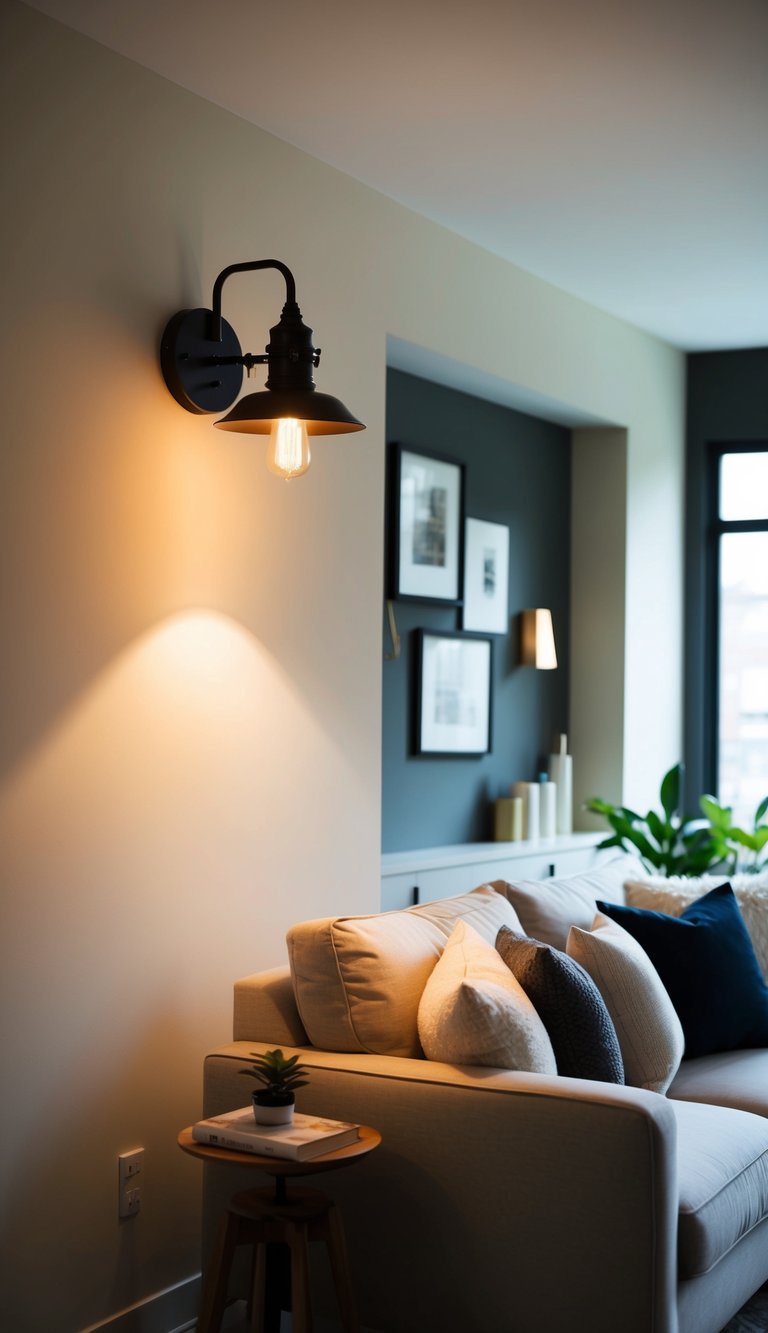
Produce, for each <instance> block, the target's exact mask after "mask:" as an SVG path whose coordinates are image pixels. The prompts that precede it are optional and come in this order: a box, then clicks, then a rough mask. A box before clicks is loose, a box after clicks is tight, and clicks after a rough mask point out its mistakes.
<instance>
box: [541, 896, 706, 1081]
mask: <svg viewBox="0 0 768 1333" xmlns="http://www.w3.org/2000/svg"><path fill="white" fill-rule="evenodd" d="M567 952H568V954H569V955H570V957H571V958H573V959H575V961H576V962H577V963H581V966H582V967H583V968H584V969H585V971H587V972H588V973H589V975H590V976H591V978H592V980H593V981H594V983H595V985H596V986H597V989H598V990H599V992H600V994H601V995H602V997H603V999H604V1001H605V1007H606V1009H607V1010H608V1013H609V1014H610V1015H611V1018H612V1019H613V1026H614V1027H615V1029H616V1035H617V1036H618V1038H619V1046H620V1047H621V1056H622V1059H623V1061H624V1078H625V1080H626V1082H627V1083H628V1084H630V1085H631V1086H632V1087H635V1088H648V1089H649V1090H650V1091H651V1092H666V1090H667V1088H668V1087H669V1085H670V1083H671V1082H672V1079H673V1078H674V1076H675V1074H676V1073H677V1070H678V1068H679V1066H680V1061H681V1060H682V1058H683V1048H684V1045H685V1038H684V1037H683V1029H682V1026H681V1023H680V1019H679V1018H678V1016H677V1013H676V1012H675V1008H674V1005H673V1004H672V1001H671V1000H670V998H669V995H668V994H667V991H666V989H665V987H664V984H663V982H662V980H661V977H660V976H659V974H658V972H657V971H656V968H655V967H654V966H653V963H652V962H651V960H650V958H649V957H648V955H647V953H646V952H645V949H643V948H642V946H641V945H639V944H638V943H637V940H634V939H633V938H632V936H631V935H630V934H629V931H626V930H624V928H623V926H619V925H617V923H616V922H615V921H611V920H610V918H609V917H607V916H604V915H603V913H602V912H598V913H597V916H596V917H595V920H594V922H593V925H592V930H591V931H587V930H581V929H579V927H578V926H572V927H571V930H570V933H569V935H568V948H567Z"/></svg>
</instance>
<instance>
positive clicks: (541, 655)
mask: <svg viewBox="0 0 768 1333" xmlns="http://www.w3.org/2000/svg"><path fill="white" fill-rule="evenodd" d="M520 662H521V664H522V665H523V666H532V667H537V668H538V670H539V671H554V669H555V667H556V666H557V653H556V652H555V635H554V631H553V629H552V612H551V611H548V610H547V609H546V608H545V607H533V608H530V609H529V610H527V611H522V612H521V613H520Z"/></svg>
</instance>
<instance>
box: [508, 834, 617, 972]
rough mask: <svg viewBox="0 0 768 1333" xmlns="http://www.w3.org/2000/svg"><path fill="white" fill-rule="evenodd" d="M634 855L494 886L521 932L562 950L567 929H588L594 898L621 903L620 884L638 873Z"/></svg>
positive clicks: (592, 916) (593, 908)
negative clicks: (577, 871) (511, 909)
mask: <svg viewBox="0 0 768 1333" xmlns="http://www.w3.org/2000/svg"><path fill="white" fill-rule="evenodd" d="M642 869H643V868H642V866H641V864H640V862H639V861H638V860H637V859H636V858H635V857H634V856H619V857H616V858H615V859H614V860H613V861H608V862H606V863H601V864H600V865H597V866H595V868H594V870H588V871H585V872H584V873H583V874H581V875H568V876H567V877H564V878H562V879H520V880H515V881H514V883H511V882H510V883H507V884H505V883H504V882H503V881H497V887H498V888H499V890H500V891H502V890H503V892H504V893H505V894H506V896H507V898H508V899H509V901H510V902H511V904H512V906H513V907H514V909H515V911H516V912H517V915H518V916H519V918H520V920H521V922H522V923H523V930H524V931H525V932H526V934H527V935H530V936H532V938H533V939H535V940H541V941H542V943H543V944H553V945H554V946H555V948H556V949H564V948H565V946H566V941H567V939H568V931H569V930H570V928H571V926H580V927H581V928H582V930H589V929H590V927H591V925H592V921H593V920H594V916H595V912H596V910H597V907H596V904H597V899H598V898H610V899H611V900H614V899H615V900H616V902H620V903H621V902H623V901H624V881H625V879H627V878H629V877H631V876H634V877H636V878H638V877H639V876H640V875H641V874H642Z"/></svg>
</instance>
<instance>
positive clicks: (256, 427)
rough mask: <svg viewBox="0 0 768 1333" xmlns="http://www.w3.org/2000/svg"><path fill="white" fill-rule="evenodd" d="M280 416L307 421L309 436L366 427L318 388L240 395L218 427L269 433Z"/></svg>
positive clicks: (336, 433) (336, 400)
mask: <svg viewBox="0 0 768 1333" xmlns="http://www.w3.org/2000/svg"><path fill="white" fill-rule="evenodd" d="M280 417H295V418H296V420H297V421H303V422H305V424H306V427H307V434H308V435H345V434H347V433H348V432H350V431H353V430H365V426H364V425H363V423H362V421H358V420H357V417H353V415H352V413H351V412H350V410H349V408H347V407H345V406H344V404H343V403H342V402H340V401H339V399H338V398H334V397H332V395H331V394H329V393H318V392H317V390H316V389H315V390H312V391H310V392H307V390H306V389H304V390H301V389H299V390H295V391H293V392H292V391H291V390H290V389H263V390H262V391H261V392H260V393H249V394H246V396H245V397H244V398H240V399H239V400H238V401H237V402H236V403H235V405H234V407H233V408H232V411H231V412H228V413H227V415H226V416H225V417H222V418H221V420H220V421H215V422H214V423H213V424H214V425H215V427H216V429H217V430H231V431H239V432H240V433H241V434H244V435H269V432H270V431H271V429H272V423H273V422H274V421H275V420H277V419H279V418H280Z"/></svg>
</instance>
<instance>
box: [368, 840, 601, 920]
mask: <svg viewBox="0 0 768 1333" xmlns="http://www.w3.org/2000/svg"><path fill="white" fill-rule="evenodd" d="M600 838H601V835H599V834H593V833H574V834H571V835H569V836H567V837H562V838H548V839H547V840H546V841H542V842H540V843H531V842H518V843H503V842H502V843H499V842H494V843H477V844H472V843H467V844H462V845H459V846H454V847H437V848H431V849H427V850H425V851H414V852H390V853H386V854H385V855H384V856H383V857H382V879H381V910H382V911H392V910H394V909H396V908H401V907H413V905H414V904H415V903H426V902H430V901H432V900H433V899H436V898H451V897H454V896H455V895H456V894H459V893H469V891H470V889H475V888H477V886H478V884H486V883H488V881H489V880H494V879H507V880H510V881H511V882H512V883H514V881H515V880H521V879H549V878H551V877H552V876H560V875H577V874H579V872H580V871H583V870H587V869H588V868H589V867H590V866H592V865H594V864H595V862H596V861H598V860H599V859H600V857H601V856H602V853H601V852H598V851H597V849H596V844H597V843H598V842H599V841H600Z"/></svg>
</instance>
